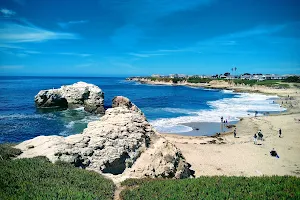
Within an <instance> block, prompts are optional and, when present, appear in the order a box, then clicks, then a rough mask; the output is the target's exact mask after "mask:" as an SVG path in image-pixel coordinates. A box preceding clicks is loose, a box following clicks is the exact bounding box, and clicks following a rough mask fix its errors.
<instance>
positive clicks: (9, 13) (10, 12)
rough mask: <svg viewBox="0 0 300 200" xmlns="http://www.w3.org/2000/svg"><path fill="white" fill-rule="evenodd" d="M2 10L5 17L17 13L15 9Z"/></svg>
mask: <svg viewBox="0 0 300 200" xmlns="http://www.w3.org/2000/svg"><path fill="white" fill-rule="evenodd" d="M0 12H1V13H2V15H3V16H4V17H11V16H14V15H15V14H16V12H15V11H12V10H8V9H6V8H2V9H1V10H0Z"/></svg>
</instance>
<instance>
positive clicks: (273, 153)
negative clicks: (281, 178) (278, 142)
mask: <svg viewBox="0 0 300 200" xmlns="http://www.w3.org/2000/svg"><path fill="white" fill-rule="evenodd" d="M270 155H271V156H273V157H276V158H279V155H278V153H277V152H276V151H275V149H274V148H273V149H272V150H271V151H270Z"/></svg>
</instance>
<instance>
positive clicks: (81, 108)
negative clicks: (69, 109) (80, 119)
mask: <svg viewBox="0 0 300 200" xmlns="http://www.w3.org/2000/svg"><path fill="white" fill-rule="evenodd" d="M74 110H78V111H84V107H79V108H75V109H74Z"/></svg>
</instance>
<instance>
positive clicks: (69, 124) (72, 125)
mask: <svg viewBox="0 0 300 200" xmlns="http://www.w3.org/2000/svg"><path fill="white" fill-rule="evenodd" d="M74 124H75V121H71V122H69V123H67V124H65V127H66V128H68V129H71V128H73V127H74Z"/></svg>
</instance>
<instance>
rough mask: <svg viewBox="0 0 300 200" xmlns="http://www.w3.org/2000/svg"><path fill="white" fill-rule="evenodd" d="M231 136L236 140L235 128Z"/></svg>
mask: <svg viewBox="0 0 300 200" xmlns="http://www.w3.org/2000/svg"><path fill="white" fill-rule="evenodd" d="M233 136H234V137H235V138H236V128H235V129H234V131H233Z"/></svg>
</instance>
